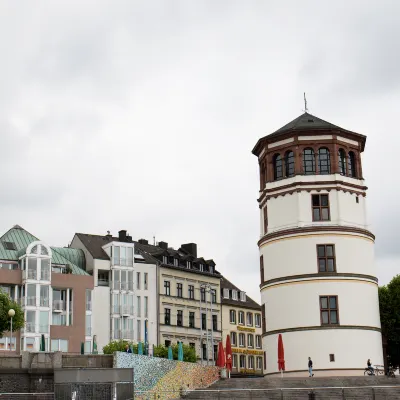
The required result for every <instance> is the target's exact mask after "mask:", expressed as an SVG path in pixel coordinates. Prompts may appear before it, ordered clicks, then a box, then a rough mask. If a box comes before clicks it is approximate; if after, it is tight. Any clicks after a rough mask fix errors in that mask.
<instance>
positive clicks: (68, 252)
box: [0, 225, 89, 275]
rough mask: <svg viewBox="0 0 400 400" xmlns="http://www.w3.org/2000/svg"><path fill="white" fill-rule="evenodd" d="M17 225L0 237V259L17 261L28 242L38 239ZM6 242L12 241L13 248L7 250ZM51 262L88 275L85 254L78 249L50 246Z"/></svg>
mask: <svg viewBox="0 0 400 400" xmlns="http://www.w3.org/2000/svg"><path fill="white" fill-rule="evenodd" d="M39 240H40V239H38V238H37V237H36V236H33V235H32V234H30V233H29V232H28V231H26V230H25V229H23V228H21V227H20V226H19V225H15V226H14V227H12V228H11V229H10V230H9V231H7V232H6V233H5V234H4V235H3V236H1V237H0V260H10V261H18V259H19V257H21V256H23V255H24V254H25V251H26V248H27V247H28V246H29V244H30V243H32V242H36V241H39ZM6 242H9V243H13V244H14V246H13V247H14V248H15V250H8V249H7V247H6V244H5V243H6ZM51 251H52V259H51V262H52V263H53V264H59V265H69V266H70V267H71V269H72V273H73V274H75V275H89V274H88V273H87V272H86V271H85V270H84V268H85V255H84V253H83V251H82V250H80V249H71V248H66V247H51Z"/></svg>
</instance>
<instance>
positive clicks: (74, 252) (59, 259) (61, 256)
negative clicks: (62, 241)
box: [51, 247, 89, 275]
mask: <svg viewBox="0 0 400 400" xmlns="http://www.w3.org/2000/svg"><path fill="white" fill-rule="evenodd" d="M51 251H52V258H51V261H52V263H53V264H61V265H67V264H68V265H69V266H70V267H71V269H72V273H73V274H75V275H89V274H88V273H87V272H86V271H84V270H83V269H82V268H80V267H79V266H78V265H76V264H75V263H74V262H73V261H72V260H74V261H75V262H77V263H79V264H81V265H84V263H85V255H84V253H83V251H82V250H80V249H70V248H67V247H52V248H51Z"/></svg>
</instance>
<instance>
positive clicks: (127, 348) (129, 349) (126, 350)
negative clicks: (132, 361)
mask: <svg viewBox="0 0 400 400" xmlns="http://www.w3.org/2000/svg"><path fill="white" fill-rule="evenodd" d="M125 352H126V353H132V349H131V348H130V346H129V344H127V345H126V347H125Z"/></svg>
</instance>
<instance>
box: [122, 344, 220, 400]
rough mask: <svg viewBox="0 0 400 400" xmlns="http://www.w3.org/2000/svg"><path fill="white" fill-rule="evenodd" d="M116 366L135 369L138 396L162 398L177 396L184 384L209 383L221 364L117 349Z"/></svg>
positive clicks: (214, 378) (194, 387) (216, 378)
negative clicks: (121, 351)
mask: <svg viewBox="0 0 400 400" xmlns="http://www.w3.org/2000/svg"><path fill="white" fill-rule="evenodd" d="M114 368H133V369H134V380H135V399H147V398H154V396H152V395H154V393H156V394H157V398H159V399H170V398H177V397H179V396H177V394H178V393H179V390H180V389H181V388H182V387H184V388H186V389H189V390H193V389H198V388H203V387H208V386H210V385H211V384H212V383H214V382H215V381H217V380H218V379H219V368H218V367H207V366H204V367H202V366H201V365H199V364H194V363H187V362H182V361H175V360H167V359H165V358H157V357H147V356H141V355H138V354H131V353H120V352H117V353H115V355H114Z"/></svg>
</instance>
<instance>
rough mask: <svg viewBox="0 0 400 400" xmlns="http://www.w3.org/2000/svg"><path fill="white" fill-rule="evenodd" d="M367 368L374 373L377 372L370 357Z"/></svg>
mask: <svg viewBox="0 0 400 400" xmlns="http://www.w3.org/2000/svg"><path fill="white" fill-rule="evenodd" d="M367 368H368V369H369V370H370V371H371V372H372V373H373V374H374V373H375V370H374V369H373V368H372V365H371V360H370V359H369V358H368V361H367Z"/></svg>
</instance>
